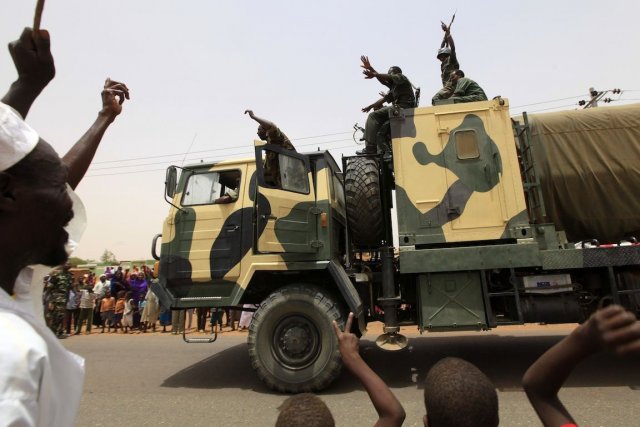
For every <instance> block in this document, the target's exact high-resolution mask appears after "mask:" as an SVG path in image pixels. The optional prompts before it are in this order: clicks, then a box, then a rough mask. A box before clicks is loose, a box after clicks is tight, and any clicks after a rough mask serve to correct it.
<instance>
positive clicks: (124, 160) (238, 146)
mask: <svg viewBox="0 0 640 427" xmlns="http://www.w3.org/2000/svg"><path fill="white" fill-rule="evenodd" d="M350 133H351V131H349V132H338V133H326V134H324V135H314V136H304V137H302V138H296V139H292V141H300V140H303V139H313V138H324V137H326V136H336V135H344V134H350ZM301 146H304V144H302V145H301ZM241 147H244V145H235V146H231V147H221V148H213V149H210V150H200V151H191V153H188V152H187V153H174V154H159V155H156V156H146V157H134V158H129V159H117V160H103V161H100V162H93V164H94V165H99V164H104V163H120V162H130V161H134V160H147V159H154V158H162V157H175V156H183V155H185V154H198V153H208V152H209V151H224V150H233V149H235V148H241Z"/></svg>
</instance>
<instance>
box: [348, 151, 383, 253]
mask: <svg viewBox="0 0 640 427" xmlns="http://www.w3.org/2000/svg"><path fill="white" fill-rule="evenodd" d="M344 192H345V203H346V207H347V218H348V225H349V231H350V236H351V242H352V243H353V244H354V245H355V246H357V247H378V246H380V242H381V241H382V240H383V239H384V216H383V214H382V198H381V194H380V176H379V172H378V164H377V163H376V161H375V160H373V159H368V158H366V157H354V158H352V159H350V160H349V162H348V163H347V166H346V170H345V174H344Z"/></svg>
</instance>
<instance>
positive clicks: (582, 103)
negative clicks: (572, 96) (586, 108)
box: [578, 99, 587, 107]
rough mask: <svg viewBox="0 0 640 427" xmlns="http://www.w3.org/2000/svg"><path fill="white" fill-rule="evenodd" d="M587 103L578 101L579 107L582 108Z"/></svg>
mask: <svg viewBox="0 0 640 427" xmlns="http://www.w3.org/2000/svg"><path fill="white" fill-rule="evenodd" d="M586 103H587V101H585V100H584V99H581V100H580V101H578V105H579V106H581V107H582V106H583V105H584V104H586Z"/></svg>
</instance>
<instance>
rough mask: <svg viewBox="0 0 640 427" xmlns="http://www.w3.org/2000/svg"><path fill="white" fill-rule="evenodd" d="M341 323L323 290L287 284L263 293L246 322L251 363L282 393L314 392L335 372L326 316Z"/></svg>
mask: <svg viewBox="0 0 640 427" xmlns="http://www.w3.org/2000/svg"><path fill="white" fill-rule="evenodd" d="M333 320H336V321H338V323H339V324H342V323H343V320H342V316H341V311H340V309H339V308H338V305H337V304H336V302H335V301H334V300H333V298H332V297H331V296H329V295H328V294H327V293H326V292H325V291H324V290H321V289H319V288H316V287H313V286H310V285H292V286H288V287H285V288H282V289H278V290H277V291H275V292H273V293H272V294H271V295H269V296H268V297H267V298H266V299H265V300H264V301H263V302H262V304H261V305H260V308H258V310H257V311H256V312H255V314H254V315H253V319H252V321H251V325H250V326H249V337H248V340H247V344H248V347H249V357H250V359H251V365H252V366H253V368H254V369H255V370H256V372H257V373H258V376H259V377H260V379H261V380H262V381H264V382H265V383H266V384H267V386H268V387H269V388H271V389H273V390H277V391H279V392H283V393H302V392H314V391H319V390H322V389H324V388H325V387H327V386H328V385H329V384H331V382H332V381H333V380H334V379H335V378H336V377H337V376H338V375H339V374H340V369H341V368H342V360H341V358H340V351H339V350H338V339H337V337H336V334H335V331H334V330H333V326H332V321H333Z"/></svg>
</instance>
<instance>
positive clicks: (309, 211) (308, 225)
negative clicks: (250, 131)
mask: <svg viewBox="0 0 640 427" xmlns="http://www.w3.org/2000/svg"><path fill="white" fill-rule="evenodd" d="M259 144H263V143H262V142H260V141H256V177H257V195H256V198H255V210H256V215H257V218H256V230H255V232H256V240H255V241H256V250H257V251H258V252H262V253H285V252H288V253H292V252H293V253H315V252H316V251H317V248H316V245H315V242H316V241H317V214H316V195H315V190H314V188H313V179H312V176H311V168H310V165H309V158H308V157H307V156H305V155H302V154H299V153H296V152H295V151H291V150H286V149H283V148H282V147H280V146H277V145H273V144H267V145H259ZM267 158H268V159H269V161H268V163H269V168H268V169H269V170H266V169H267V168H265V160H266V159H267Z"/></svg>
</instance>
